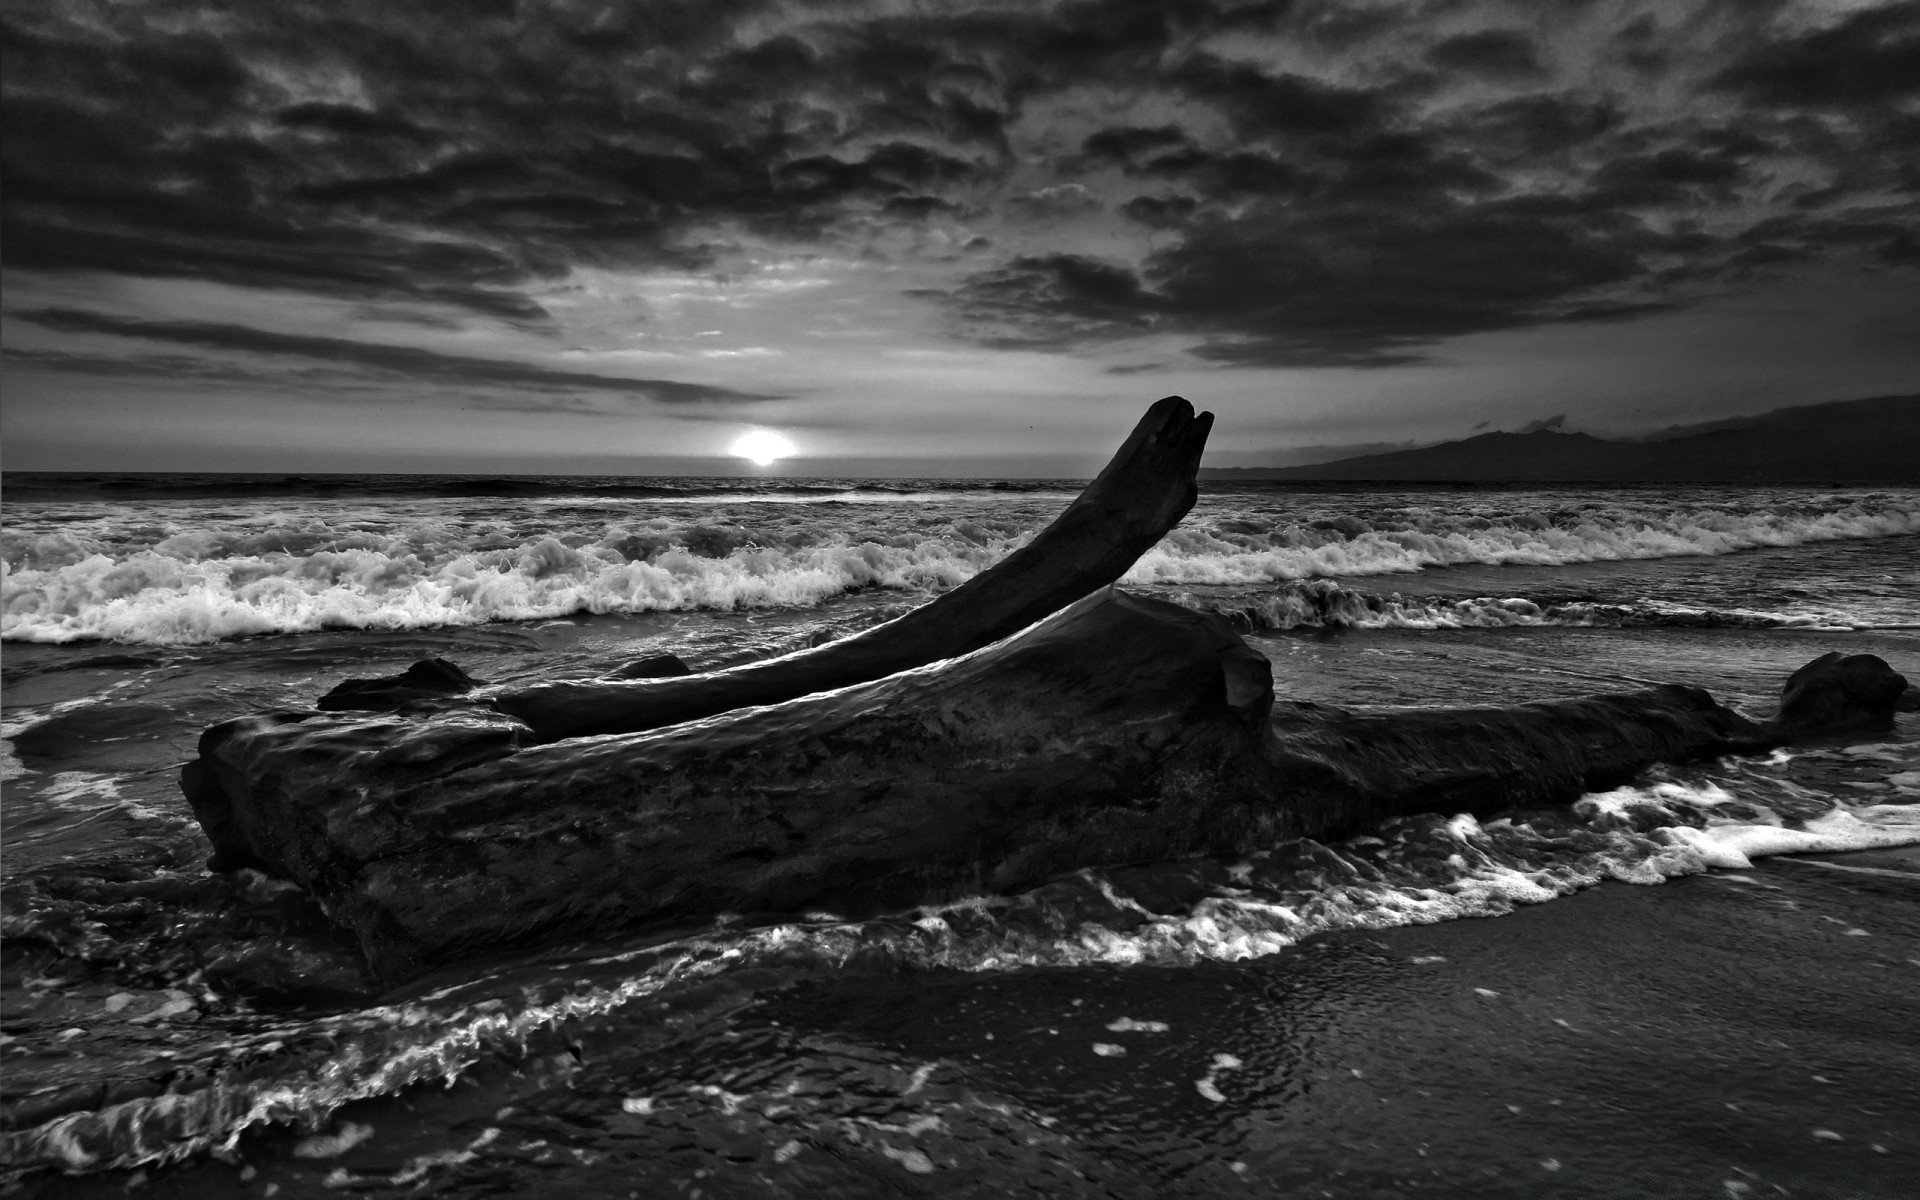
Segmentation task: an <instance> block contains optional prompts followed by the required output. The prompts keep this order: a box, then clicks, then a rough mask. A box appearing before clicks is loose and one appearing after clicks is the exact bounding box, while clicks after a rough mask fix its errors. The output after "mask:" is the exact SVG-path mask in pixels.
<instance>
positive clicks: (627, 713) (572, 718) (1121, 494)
mask: <svg viewBox="0 0 1920 1200" xmlns="http://www.w3.org/2000/svg"><path fill="white" fill-rule="evenodd" d="M1212 428H1213V414H1212V413H1199V414H1195V412H1194V411H1193V405H1191V404H1189V403H1187V401H1185V400H1184V399H1182V398H1180V397H1179V396H1168V397H1167V398H1166V399H1164V400H1161V401H1159V402H1158V403H1156V404H1155V405H1154V406H1153V407H1152V408H1150V409H1148V410H1147V413H1146V415H1145V416H1144V417H1142V418H1141V419H1140V423H1139V424H1138V425H1136V426H1135V427H1134V430H1133V433H1132V434H1131V435H1129V436H1128V438H1127V440H1126V441H1125V442H1124V443H1123V444H1122V445H1121V447H1120V450H1119V452H1118V453H1116V454H1115V455H1114V456H1113V460H1112V461H1111V462H1109V463H1108V464H1107V466H1106V468H1105V469H1104V470H1102V471H1101V472H1100V474H1099V475H1098V476H1096V477H1095V478H1094V481H1093V482H1092V483H1091V484H1088V485H1087V488H1086V490H1085V491H1083V492H1081V493H1080V495H1079V497H1078V498H1076V499H1075V500H1074V501H1073V503H1072V504H1070V505H1068V506H1067V508H1066V511H1064V512H1062V513H1061V514H1060V515H1059V516H1058V517H1057V518H1055V519H1054V521H1053V523H1052V524H1051V525H1049V526H1047V527H1046V528H1045V529H1043V530H1041V531H1040V533H1038V534H1037V535H1035V537H1034V539H1033V540H1032V541H1031V542H1029V543H1027V544H1026V545H1025V546H1023V547H1021V548H1020V549H1018V550H1016V551H1014V552H1013V553H1012V554H1010V555H1008V556H1007V557H1006V558H1005V559H1003V560H1002V561H1000V562H999V563H997V564H995V565H994V566H993V567H992V569H990V570H986V571H982V572H981V573H980V574H978V575H976V576H974V577H973V578H972V579H969V580H968V581H967V582H965V583H963V584H961V585H960V586H959V587H957V588H955V589H953V590H952V591H951V592H948V593H946V594H945V595H943V596H941V597H939V598H938V599H936V600H934V601H933V602H931V603H929V604H925V605H922V606H921V607H919V608H917V609H915V610H914V611H912V612H910V613H908V614H906V615H905V616H903V617H899V618H897V619H896V620H892V621H889V622H887V623H886V624H884V625H877V626H875V627H874V628H872V629H869V630H866V631H865V632H863V633H859V634H856V635H855V636H853V637H849V638H845V639H843V640H840V641H837V642H829V643H827V644H826V645H824V646H817V647H814V648H813V649H810V650H802V651H800V652H798V653H795V654H789V655H785V656H783V657H780V658H774V659H768V660H767V661H765V662H757V663H748V664H746V665H744V666H739V667H735V668H733V669H731V670H726V671H714V672H711V673H709V674H705V675H689V676H684V677H681V678H677V679H635V680H605V679H601V680H590V681H584V682H564V683H545V684H539V685H537V686H534V687H529V688H519V689H513V690H502V691H495V692H490V693H489V692H482V693H479V694H480V695H481V696H482V697H483V698H484V699H485V700H486V701H487V702H488V703H489V704H491V705H492V706H493V707H494V708H496V709H498V710H500V711H501V712H504V713H508V714H510V715H512V716H515V717H518V718H519V719H520V720H522V721H524V722H526V724H527V726H528V729H529V731H530V736H531V737H532V738H533V739H535V740H538V741H556V740H558V739H560V738H569V737H580V736H582V735H587V734H599V733H638V732H640V731H642V730H646V729H659V728H661V727H662V726H666V725H676V724H679V723H680V722H682V721H695V720H698V719H700V718H701V717H710V716H712V715H714V714H715V713H723V712H730V711H732V710H733V709H736V708H745V707H747V706H748V705H753V704H778V703H779V702H781V701H782V700H792V699H794V698H795V697H797V696H807V695H811V694H813V693H814V692H824V691H826V690H828V689H830V688H839V687H847V686H849V685H851V684H856V683H864V682H866V681H867V680H870V679H879V678H881V677H883V676H886V675H892V674H894V673H895V672H897V671H906V670H911V669H912V668H914V667H921V666H925V665H926V664H928V663H931V662H938V661H940V660H941V659H944V658H954V657H957V656H959V655H962V654H966V653H969V652H971V651H974V650H978V649H980V648H981V647H982V646H989V645H992V644H993V643H994V642H997V641H999V640H1000V639H1002V638H1005V637H1011V636H1012V635H1013V634H1016V633H1018V632H1020V630H1022V629H1025V628H1026V627H1027V626H1029V625H1031V624H1033V623H1034V622H1035V621H1038V620H1040V619H1041V618H1042V617H1045V616H1047V615H1048V614H1050V613H1055V612H1058V611H1059V610H1060V609H1062V608H1064V607H1066V606H1067V605H1069V604H1072V603H1073V602H1074V601H1075V600H1078V599H1080V598H1081V597H1082V596H1085V595H1088V594H1089V593H1091V592H1094V591H1096V590H1098V589H1100V588H1103V587H1105V586H1107V585H1108V584H1110V583H1112V582H1113V581H1114V580H1116V579H1118V578H1120V576H1122V575H1124V574H1125V573H1126V571H1127V568H1128V567H1131V566H1132V565H1133V563H1134V560H1135V559H1137V558H1139V557H1140V556H1141V555H1142V554H1144V553H1146V552H1147V550H1148V549H1150V548H1151V547H1152V546H1153V544H1154V543H1155V542H1158V541H1159V540H1160V539H1161V538H1163V537H1165V536H1166V535H1167V532H1168V531H1169V530H1171V529H1172V528H1173V527H1174V526H1175V525H1178V524H1179V523H1180V518H1181V517H1184V516H1186V515H1187V510H1189V509H1191V508H1192V507H1193V502H1194V500H1195V498H1196V497H1197V496H1198V489H1197V487H1196V485H1195V483H1194V479H1195V476H1196V474H1197V473H1198V471H1199V468H1200V452H1201V451H1202V450H1204V449H1205V448H1206V444H1207V432H1208V431H1209V430H1210V429H1212Z"/></svg>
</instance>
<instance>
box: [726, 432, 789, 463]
mask: <svg viewBox="0 0 1920 1200" xmlns="http://www.w3.org/2000/svg"><path fill="white" fill-rule="evenodd" d="M728 453H730V454H732V455H733V456H734V457H735V458H747V459H752V460H753V463H754V465H755V466H759V467H765V466H771V465H772V464H773V463H774V462H776V461H778V460H779V459H783V458H791V457H793V455H794V453H795V451H794V446H793V443H792V442H790V441H788V440H787V439H786V438H784V437H782V436H781V435H780V434H777V433H775V432H774V431H773V430H771V429H749V430H748V431H747V432H745V433H743V434H741V435H740V436H739V437H738V438H735V439H734V443H733V445H732V446H731V447H729V449H728Z"/></svg>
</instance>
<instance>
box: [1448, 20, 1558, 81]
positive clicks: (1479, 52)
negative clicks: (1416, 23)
mask: <svg viewBox="0 0 1920 1200" xmlns="http://www.w3.org/2000/svg"><path fill="white" fill-rule="evenodd" d="M1427 61H1428V62H1430V63H1432V64H1433V65H1434V66H1436V67H1444V68H1446V69H1448V70H1453V71H1465V72H1467V73H1469V74H1473V75H1485V76H1490V77H1492V78H1495V79H1512V78H1516V77H1522V76H1527V75H1539V74H1542V73H1543V68H1542V67H1541V65H1540V51H1539V48H1538V47H1536V46H1535V45H1534V44H1533V39H1532V38H1530V37H1528V36H1527V35H1526V34H1524V33H1521V32H1519V31H1518V30H1514V29H1483V30H1481V31H1480V32H1478V33H1462V34H1457V35H1455V36H1454V37H1450V38H1447V39H1445V40H1443V41H1440V42H1437V43H1435V44H1434V45H1433V46H1432V47H1431V48H1430V49H1428V51H1427Z"/></svg>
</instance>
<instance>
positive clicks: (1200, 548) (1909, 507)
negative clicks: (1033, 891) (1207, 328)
mask: <svg viewBox="0 0 1920 1200" xmlns="http://www.w3.org/2000/svg"><path fill="white" fill-rule="evenodd" d="M917 495H918V494H917V493H915V494H911V495H909V494H907V493H904V492H902V493H898V494H895V495H893V497H892V499H893V500H894V501H898V503H887V504H867V503H862V504H859V505H856V506H853V507H846V506H839V505H826V506H823V505H821V504H820V503H818V500H819V499H820V498H819V497H816V498H814V499H813V500H808V501H805V502H800V501H794V500H792V499H791V498H790V497H785V496H781V497H773V496H760V497H757V498H753V499H754V502H753V503H752V504H751V505H750V506H749V507H750V508H751V509H752V510H753V514H752V518H751V519H748V518H746V517H743V516H742V515H741V513H740V512H736V511H728V510H727V508H726V506H720V507H718V508H715V509H713V510H711V511H700V510H696V509H691V508H688V507H687V506H686V505H683V504H680V503H678V502H675V503H673V504H671V505H666V504H663V505H661V510H662V515H654V516H640V515H636V516H634V517H633V518H632V519H628V520H621V521H611V522H610V521H608V520H607V511H606V508H605V506H603V505H576V506H573V507H563V508H555V507H551V506H544V505H543V506H530V505H525V504H522V505H518V506H515V505H509V504H504V503H503V504H500V505H497V506H495V507H494V508H492V509H486V510H473V509H471V506H455V507H452V508H449V507H447V506H446V505H444V504H443V505H442V507H440V508H429V509H425V510H416V509H414V508H413V507H412V506H398V505H392V506H387V507H384V508H382V507H379V506H374V507H372V508H367V507H365V506H361V507H358V508H352V509H347V510H345V511H338V510H329V511H326V512H314V511H305V512H291V513H281V512H276V511H274V510H272V509H271V508H270V507H265V508H263V509H262V510H259V511H254V512H252V513H245V512H226V511H221V510H217V509H206V510H202V511H196V512H195V513H193V514H190V515H191V519H190V520H183V519H180V514H179V513H177V512H176V513H171V515H169V514H167V513H156V512H154V511H151V509H150V508H142V507H140V506H124V507H123V508H117V509H114V510H112V511H110V512H106V513H102V512H100V511H98V510H97V507H96V508H88V507H85V506H78V505H70V506H67V507H66V508H65V509H60V510H58V511H55V510H47V511H44V512H42V513H40V514H38V515H37V516H36V515H35V514H32V513H28V514H26V516H25V517H24V519H23V518H22V517H21V516H18V515H14V516H13V517H12V520H11V522H10V525H9V528H8V529H7V531H6V532H5V534H4V536H3V537H0V638H4V639H6V640H15V641H29V642H72V641H81V640H100V639H104V640H112V641H118V642H131V643H150V644H190V643H198V642H210V641H216V640H219V639H223V638H230V637H237V636H244V635H250V634H265V633H297V632H305V631H311V630H317V629H326V628H346V629H388V630H392V629H420V628H429V627H435V626H448V625H476V624H482V623H485V622H489V621H500V620H538V619H551V618H555V617H565V616H570V615H575V614H604V613H636V612H647V611H656V610H689V609H715V610H729V609H740V608H791V607H807V606H812V605H816V604H819V603H821V602H823V601H825V600H829V599H832V598H833V597H835V596H840V595H844V594H846V593H849V592H854V591H859V590H861V589H866V588H888V589H894V590H899V591H906V592H918V593H935V592H940V591H944V590H947V589H950V588H952V587H954V586H956V585H958V584H960V583H962V582H964V581H966V580H967V579H969V578H972V577H973V576H974V575H975V574H977V573H978V572H979V571H981V570H984V569H985V568H987V567H989V566H992V565H993V564H994V563H996V562H998V561H1000V560H1001V559H1002V558H1004V557H1005V556H1006V555H1007V554H1009V553H1011V552H1013V551H1014V550H1015V549H1018V548H1019V547H1020V546H1023V545H1025V544H1026V543H1027V541H1028V540H1029V539H1030V538H1031V536H1032V534H1033V533H1034V532H1035V531H1036V530H1037V529H1038V528H1039V527H1040V526H1041V525H1042V524H1044V522H1045V520H1047V519H1048V518H1050V517H1051V515H1052V509H1051V498H1049V497H1044V496H1039V495H1024V496H1023V497H1022V498H1021V500H1020V501H1019V502H1018V503H1007V502H1002V501H993V502H987V503H977V504H963V503H959V502H955V503H953V504H943V505H940V506H938V507H937V508H936V507H934V506H930V505H927V504H925V503H918V502H914V501H915V497H916V496H917ZM763 501H764V502H763ZM1834 503H1835V504H1837V507H1830V508H1827V509H1809V508H1808V507H1807V505H1804V504H1803V505H1798V506H1788V507H1780V508H1775V509H1768V510H1765V511H1745V510H1736V509H1733V508H1729V507H1724V506H1723V507H1717V508H1700V507H1694V508H1688V509H1684V510H1671V509H1660V508H1659V507H1658V506H1648V505H1642V506H1639V507H1622V506H1619V505H1612V506H1585V507H1579V508H1574V509H1568V510H1565V511H1555V512H1553V513H1550V514H1546V515H1527V514H1520V515H1515V514H1511V513H1508V514H1505V515H1499V514H1495V515H1493V516H1489V515H1487V514H1486V512H1484V511H1481V510H1479V509H1474V508H1464V509H1463V508H1461V507H1458V506H1456V507H1455V508H1452V509H1441V508H1431V507H1428V508H1416V509H1406V508H1402V509H1395V510H1392V511H1391V512H1390V513H1375V514H1374V515H1373V518H1372V519H1371V520H1369V519H1363V518H1362V517H1360V516H1357V515H1354V514H1352V513H1342V514H1339V515H1336V516H1333V517H1329V518H1325V519H1319V520H1315V521H1311V522H1308V523H1307V524H1304V525H1303V524H1299V523H1286V524H1276V523H1275V522H1274V521H1273V520H1272V519H1271V517H1269V516H1267V515H1265V514H1259V513H1253V512H1251V511H1248V510H1244V509H1242V510H1233V509H1227V510H1222V509H1220V508H1219V507H1218V506H1217V505H1216V506H1215V507H1213V508H1211V509H1209V510H1208V511H1205V512H1202V513H1197V514H1195V516H1194V517H1193V518H1190V519H1189V522H1188V524H1187V525H1186V526H1183V527H1182V528H1180V529H1176V530H1175V531H1174V532H1173V533H1171V534H1169V535H1168V536H1167V537H1166V538H1165V539H1163V540H1162V541H1161V542H1160V543H1159V544H1158V545H1157V546H1155V547H1153V548H1152V549H1150V550H1149V551H1147V553H1146V554H1144V555H1143V556H1141V558H1140V559H1139V561H1138V562H1137V563H1136V564H1135V565H1134V566H1133V568H1132V569H1131V570H1129V571H1128V572H1127V574H1126V576H1125V577H1124V578H1123V580H1122V582H1123V583H1125V584H1128V585H1132V586H1149V587H1162V588H1165V587H1180V586H1186V587H1194V586H1212V585H1222V584H1226V585H1242V586H1244V585H1250V584H1251V585H1267V584H1274V583H1279V584H1282V585H1283V586H1282V588H1281V589H1280V591H1279V592H1278V593H1277V594H1276V595H1274V596H1272V597H1268V598H1266V599H1263V600H1261V601H1259V602H1258V603H1256V604H1252V605H1251V606H1249V608H1248V612H1249V613H1250V614H1253V615H1250V616H1249V617H1248V619H1249V620H1250V621H1254V622H1255V623H1256V624H1259V625H1261V626H1262V627H1268V628H1288V627H1291V626H1292V625H1300V624H1315V623H1318V624H1341V623H1345V624H1354V625H1369V624H1403V625H1407V626H1410V627H1422V628H1435V627H1449V626H1454V625H1497V624H1525V623H1530V622H1532V623H1570V624H1578V623H1586V624H1609V623H1611V624H1623V623H1629V624H1630V623H1635V622H1637V621H1644V620H1653V619H1655V618H1652V617H1648V616H1647V615H1646V614H1645V612H1643V611H1642V610H1640V609H1634V608H1633V607H1632V606H1618V605H1615V606H1609V605H1606V604H1603V603H1600V602H1597V601H1596V602H1592V603H1589V604H1588V605H1587V607H1585V608H1582V607H1580V602H1568V603H1559V604H1543V603H1541V602H1539V601H1534V600H1488V599H1467V600H1455V601H1445V602H1441V601H1434V600H1403V599H1401V598H1399V597H1397V596H1396V597H1391V598H1384V599H1378V600H1375V599H1368V598H1365V597H1364V596H1363V594H1362V593H1359V592H1353V593H1350V594H1345V593H1342V594H1337V593H1334V592H1316V591H1312V590H1310V589H1301V588H1298V587H1293V586H1289V585H1294V584H1298V583H1301V582H1302V581H1310V580H1316V579H1325V578H1327V577H1332V576H1342V577H1365V576H1380V575H1393V574H1404V573H1410V572H1418V571H1422V570H1425V569H1427V568H1430V567H1441V566H1458V565H1463V564H1469V563H1484V564H1493V565H1513V564H1533V565H1548V566H1560V565H1566V564H1572V563H1581V562H1596V561H1618V560H1623V559H1654V558H1669V557H1676V556H1689V555H1724V554H1732V553H1736V552H1739V551H1743V550H1750V549H1755V548H1759V547H1765V546H1794V545H1802V544H1807V543H1813V542H1823V541H1835V540H1841V539H1856V538H1881V537H1896V536H1906V535H1913V534H1920V500H1916V499H1914V498H1907V497H1892V498H1890V497H1869V498H1866V499H1861V500H1854V501H1851V502H1845V503H1839V502H1838V501H1837V500H1836V501H1835V502H1834ZM736 507H739V506H738V505H736ZM1389 525H1391V526H1392V527H1388V526H1389ZM1256 609H1257V610H1258V612H1257V613H1256V612H1255V610H1256ZM1702 614H1705V615H1702ZM1696 617H1697V618H1698V619H1697V620H1696V619H1695V618H1696ZM1683 619H1684V620H1690V621H1693V622H1694V623H1714V622H1715V621H1722V620H1723V619H1724V622H1731V623H1743V622H1744V623H1752V624H1767V623H1794V622H1796V621H1798V620H1799V619H1800V618H1799V617H1797V616H1782V617H1781V618H1780V619H1779V620H1778V621H1773V619H1772V618H1771V617H1769V615H1768V614H1765V613H1758V612H1755V613H1740V612H1736V611H1734V610H1721V611H1720V614H1719V615H1718V616H1715V615H1714V614H1713V613H1711V612H1708V610H1699V611H1698V612H1696V613H1695V614H1694V616H1686V614H1682V613H1680V612H1679V610H1677V609H1676V610H1671V611H1668V612H1666V613H1665V614H1664V615H1662V616H1659V617H1658V620H1659V621H1671V622H1679V621H1682V620H1683ZM1815 623H1818V622H1815ZM1838 623H1841V624H1846V623H1848V622H1845V621H1844V620H1842V621H1839V622H1838Z"/></svg>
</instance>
